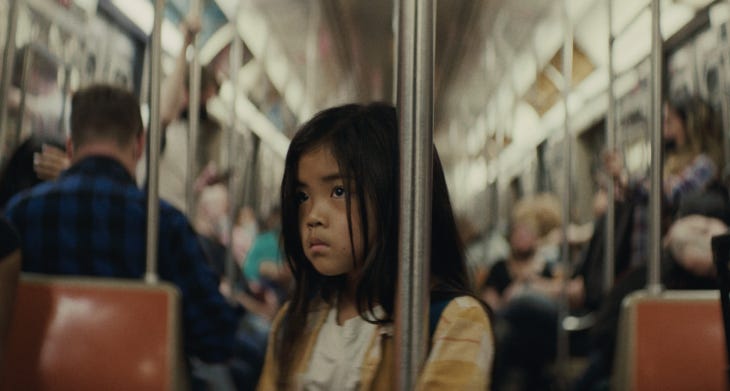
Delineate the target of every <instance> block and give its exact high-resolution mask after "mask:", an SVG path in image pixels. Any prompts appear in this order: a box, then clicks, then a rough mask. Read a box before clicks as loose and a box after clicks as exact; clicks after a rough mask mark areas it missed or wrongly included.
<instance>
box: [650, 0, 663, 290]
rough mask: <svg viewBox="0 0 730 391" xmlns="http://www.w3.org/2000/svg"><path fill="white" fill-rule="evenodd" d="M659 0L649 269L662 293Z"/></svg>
mask: <svg viewBox="0 0 730 391" xmlns="http://www.w3.org/2000/svg"><path fill="white" fill-rule="evenodd" d="M660 16H661V14H660V6H659V0H652V2H651V30H652V31H651V34H652V40H651V90H652V91H651V115H650V116H649V118H650V119H651V124H652V137H651V192H650V194H649V218H650V221H649V267H648V272H647V290H648V291H649V292H650V293H652V294H654V293H659V292H661V290H662V286H661V281H660V273H661V265H660V258H661V253H660V251H661V247H660V243H661V242H660V241H661V218H662V215H661V202H662V155H661V154H662V101H661V99H662V95H661V94H662V35H661V30H660V20H661V18H660Z"/></svg>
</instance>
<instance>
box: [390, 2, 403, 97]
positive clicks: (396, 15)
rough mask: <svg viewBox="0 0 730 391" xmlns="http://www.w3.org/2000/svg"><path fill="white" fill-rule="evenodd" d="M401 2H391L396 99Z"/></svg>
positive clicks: (396, 94)
mask: <svg viewBox="0 0 730 391" xmlns="http://www.w3.org/2000/svg"><path fill="white" fill-rule="evenodd" d="M401 2H402V0H395V1H394V2H393V21H392V24H393V26H392V28H393V100H394V101H396V102H397V101H398V89H399V87H400V81H399V80H398V72H400V59H399V56H400V47H401V42H400V25H401V23H400V22H399V20H400V17H401Z"/></svg>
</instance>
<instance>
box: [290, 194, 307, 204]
mask: <svg viewBox="0 0 730 391" xmlns="http://www.w3.org/2000/svg"><path fill="white" fill-rule="evenodd" d="M308 199H309V196H308V195H307V193H305V192H303V191H298V192H297V193H296V194H295V195H294V200H295V201H296V203H297V205H301V204H302V203H303V202H304V201H306V200H308Z"/></svg>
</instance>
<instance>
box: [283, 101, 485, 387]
mask: <svg viewBox="0 0 730 391" xmlns="http://www.w3.org/2000/svg"><path fill="white" fill-rule="evenodd" d="M398 137H399V135H398V119H397V116H396V111H395V108H394V107H393V106H390V105H387V104H383V103H371V104H368V105H357V104H349V105H344V106H339V107H334V108H330V109H327V110H324V111H322V112H320V113H318V114H317V115H316V116H315V117H314V118H312V119H311V120H310V121H309V122H307V123H305V124H304V125H303V126H302V127H301V128H300V129H299V130H298V132H297V133H296V135H295V136H294V138H293V139H292V141H291V144H290V146H289V151H288V152H287V156H286V161H285V168H284V177H283V180H282V184H281V218H282V224H281V226H282V237H283V247H284V253H285V258H286V260H287V262H288V264H289V266H290V267H291V271H292V275H293V277H294V288H293V293H292V297H291V301H290V302H289V306H288V308H287V310H286V312H285V314H284V317H283V319H282V321H281V327H280V329H279V333H278V334H277V335H275V336H274V338H273V343H274V344H275V345H274V352H275V357H276V360H277V362H278V365H279V371H280V372H279V376H278V378H279V379H280V384H279V387H280V388H281V389H284V388H286V387H287V382H288V380H289V377H290V375H291V374H290V373H289V372H290V371H291V367H290V365H291V364H290V363H291V361H292V357H294V353H295V352H296V351H297V349H298V348H299V346H298V345H297V342H298V341H299V339H300V337H301V334H302V330H303V329H304V328H305V325H306V322H307V316H308V313H309V311H310V310H311V305H312V303H313V302H316V301H320V300H323V301H325V302H328V303H333V299H334V298H336V294H337V293H338V292H339V291H340V290H341V289H342V288H343V287H344V283H345V282H344V277H325V276H322V275H320V274H319V273H318V272H317V271H316V270H315V269H314V267H313V266H312V264H311V263H310V262H309V261H308V260H307V258H306V257H305V255H304V250H303V248H302V243H301V237H300V232H299V226H300V222H299V211H298V207H299V206H298V203H297V200H296V191H297V171H298V165H299V160H300V158H301V156H302V155H303V154H305V153H307V152H310V151H312V150H314V149H316V148H319V147H324V148H327V149H328V150H329V151H330V152H331V153H332V155H333V157H334V158H335V160H336V161H337V163H338V165H339V169H340V174H341V176H342V177H343V178H349V180H350V181H351V182H352V183H345V185H346V188H347V189H350V190H351V192H350V193H349V195H350V197H356V200H357V201H358V202H357V205H359V210H357V211H351V210H350V206H351V205H352V203H351V199H348V201H347V211H348V226H349V231H350V242H351V244H352V242H353V238H352V232H353V230H352V222H351V219H350V216H351V215H352V213H359V216H360V220H361V222H362V223H361V224H362V229H361V231H360V232H362V233H363V238H362V240H363V243H364V248H365V256H364V259H354V262H355V264H356V265H355V266H356V268H357V270H358V271H359V274H358V276H359V279H358V285H357V287H356V290H355V292H356V293H355V294H356V303H357V306H358V311H359V313H360V315H361V316H363V317H364V318H366V319H367V318H369V319H370V320H372V321H374V322H376V323H384V322H392V321H393V319H394V313H393V312H394V305H395V304H394V300H395V290H396V283H397V275H398V225H399V175H398V169H399V167H400V166H399V140H398ZM432 203H433V206H432V211H431V213H432V231H431V237H432V245H431V265H430V266H431V287H432V289H431V291H432V292H431V296H432V298H438V297H455V296H461V295H469V296H474V294H473V292H472V290H471V284H470V281H469V276H468V272H467V267H466V262H465V257H464V250H463V245H462V243H461V240H460V238H459V236H458V233H457V229H456V223H455V220H454V215H453V212H452V209H451V202H450V201H449V194H448V189H447V187H446V180H445V178H444V173H443V168H442V167H441V162H440V160H439V157H438V154H437V153H436V149H435V148H434V154H433V195H432ZM367 205H369V206H370V207H371V208H372V210H371V213H372V215H373V216H375V221H369V220H368V213H367V212H366V206H367ZM373 224H374V225H375V230H374V231H375V236H374V240H373V242H372V243H370V242H369V241H368V235H367V234H365V233H367V232H370V230H369V226H371V225H373ZM353 258H354V256H353ZM377 305H380V306H382V308H383V309H384V313H385V315H384V316H382V317H376V316H375V314H374V313H373V308H374V307H375V306H377ZM365 315H367V317H366V316H365Z"/></svg>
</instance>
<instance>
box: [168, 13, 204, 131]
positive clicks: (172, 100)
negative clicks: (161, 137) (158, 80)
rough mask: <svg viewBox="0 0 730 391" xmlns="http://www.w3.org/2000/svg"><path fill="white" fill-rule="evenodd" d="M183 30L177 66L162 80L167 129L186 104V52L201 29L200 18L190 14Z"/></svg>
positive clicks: (176, 59)
mask: <svg viewBox="0 0 730 391" xmlns="http://www.w3.org/2000/svg"><path fill="white" fill-rule="evenodd" d="M181 28H182V30H183V45H182V48H181V49H180V53H179V54H178V55H177V58H175V67H174V68H173V70H172V73H170V75H169V76H167V78H165V80H164V81H163V82H162V89H161V90H162V92H161V98H162V99H160V118H161V122H162V129H165V128H166V127H167V125H169V124H170V123H171V122H172V121H174V120H175V119H176V118H177V117H178V116H179V115H180V112H181V111H182V109H183V108H184V107H183V105H184V104H185V101H186V100H185V98H184V97H185V96H186V95H187V92H186V91H185V77H186V76H187V72H185V71H186V70H187V66H186V63H187V61H186V59H185V53H186V52H187V48H188V46H189V45H190V43H192V42H193V39H194V38H195V35H196V34H197V33H198V31H200V19H199V18H198V17H196V16H193V15H192V14H191V15H188V16H187V17H186V18H185V21H184V22H183V23H182V26H181Z"/></svg>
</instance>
